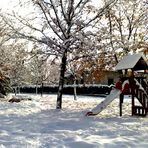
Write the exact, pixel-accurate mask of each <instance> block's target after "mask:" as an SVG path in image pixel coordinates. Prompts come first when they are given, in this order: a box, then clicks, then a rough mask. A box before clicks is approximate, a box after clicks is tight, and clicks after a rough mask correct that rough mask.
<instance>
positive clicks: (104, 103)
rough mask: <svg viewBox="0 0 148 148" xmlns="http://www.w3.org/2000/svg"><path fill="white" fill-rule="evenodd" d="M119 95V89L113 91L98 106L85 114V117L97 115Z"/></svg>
mask: <svg viewBox="0 0 148 148" xmlns="http://www.w3.org/2000/svg"><path fill="white" fill-rule="evenodd" d="M120 94H121V91H120V90H119V89H115V88H114V89H113V90H112V91H111V92H110V94H109V95H108V96H107V97H106V98H105V100H103V101H102V102H101V103H100V104H98V105H97V106H96V107H95V108H93V109H92V110H91V111H89V112H87V113H86V116H94V115H97V114H99V113H100V112H101V111H102V110H103V109H105V108H106V107H107V106H108V105H109V104H110V103H111V102H112V101H113V100H114V99H116V98H117V97H118V96H119V95H120Z"/></svg>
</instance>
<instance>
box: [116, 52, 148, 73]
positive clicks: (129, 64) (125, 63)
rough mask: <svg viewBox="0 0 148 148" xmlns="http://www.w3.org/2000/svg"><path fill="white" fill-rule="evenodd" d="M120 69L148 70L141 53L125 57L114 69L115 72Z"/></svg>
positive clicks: (147, 63)
mask: <svg viewBox="0 0 148 148" xmlns="http://www.w3.org/2000/svg"><path fill="white" fill-rule="evenodd" d="M122 69H134V70H145V69H148V62H147V59H146V57H145V56H144V55H143V54H142V53H138V54H133V55H127V56H125V57H123V59H122V60H121V61H120V62H119V63H118V64H117V65H116V67H115V70H122Z"/></svg>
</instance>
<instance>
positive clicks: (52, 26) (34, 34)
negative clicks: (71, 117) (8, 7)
mask: <svg viewBox="0 0 148 148" xmlns="http://www.w3.org/2000/svg"><path fill="white" fill-rule="evenodd" d="M30 2H31V4H33V6H34V8H35V10H36V12H33V13H32V14H31V15H30V16H31V17H29V16H28V17H26V18H25V17H21V16H20V15H18V14H17V13H13V15H9V17H11V23H10V21H8V20H6V19H5V22H7V24H8V26H9V27H10V28H11V29H12V30H13V32H15V36H14V37H19V38H25V39H28V40H30V41H34V42H38V43H42V44H44V45H46V46H47V47H48V48H47V50H45V51H44V52H45V53H47V54H48V55H49V54H52V55H53V54H54V55H56V56H58V57H61V69H60V78H59V89H58V95H57V107H56V108H57V109H61V107H62V93H63V85H64V75H65V71H66V64H67V55H68V53H70V52H72V51H73V49H75V46H74V45H78V44H79V45H81V44H82V38H84V37H85V36H86V32H87V30H90V29H92V26H93V24H94V22H95V21H96V20H97V19H98V18H100V17H102V16H103V15H104V14H105V13H106V10H107V9H108V8H109V7H111V6H113V4H114V3H115V2H116V0H112V1H107V2H106V4H105V5H104V6H103V7H102V8H101V9H99V10H98V11H96V12H95V13H92V12H91V10H92V9H91V7H90V6H91V2H90V0H78V1H74V0H56V1H55V0H31V1H30ZM88 9H89V11H86V10H88ZM12 17H13V19H12ZM13 20H14V22H13ZM16 21H17V24H19V25H17V26H19V28H17V26H16V25H15V24H16Z"/></svg>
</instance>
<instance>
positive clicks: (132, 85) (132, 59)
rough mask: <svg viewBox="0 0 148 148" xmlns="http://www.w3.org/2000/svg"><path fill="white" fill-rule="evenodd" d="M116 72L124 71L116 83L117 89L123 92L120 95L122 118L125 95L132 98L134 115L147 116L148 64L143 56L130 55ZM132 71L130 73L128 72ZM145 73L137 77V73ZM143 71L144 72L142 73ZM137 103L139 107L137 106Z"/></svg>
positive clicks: (119, 64)
mask: <svg viewBox="0 0 148 148" xmlns="http://www.w3.org/2000/svg"><path fill="white" fill-rule="evenodd" d="M116 70H118V71H119V70H122V71H123V70H124V72H125V73H124V76H123V77H121V79H120V81H119V82H117V83H116V86H115V87H116V88H117V89H119V90H121V92H122V93H121V94H120V103H119V106H120V116H122V103H123V99H124V95H130V96H131V103H132V106H131V107H132V108H131V110H132V115H137V116H146V115H147V114H148V83H147V76H146V74H147V70H148V62H147V59H146V57H144V56H143V55H142V54H134V55H128V56H126V57H124V58H123V59H122V60H121V61H120V62H119V63H118V64H117V66H116ZM128 70H130V71H128ZM139 70H140V72H143V73H142V75H143V76H135V72H136V71H139ZM141 70H143V71H141ZM136 101H137V102H138V105H136Z"/></svg>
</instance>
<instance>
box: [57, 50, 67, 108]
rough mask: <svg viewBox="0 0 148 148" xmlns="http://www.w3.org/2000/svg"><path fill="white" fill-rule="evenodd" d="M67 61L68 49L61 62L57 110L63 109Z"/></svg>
mask: <svg viewBox="0 0 148 148" xmlns="http://www.w3.org/2000/svg"><path fill="white" fill-rule="evenodd" d="M66 61H67V49H65V50H64V52H63V55H62V61H61V70H60V80H59V88H58V95H57V106H56V108H57V109H61V108H62V94H63V86H64V76H65V71H66Z"/></svg>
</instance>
